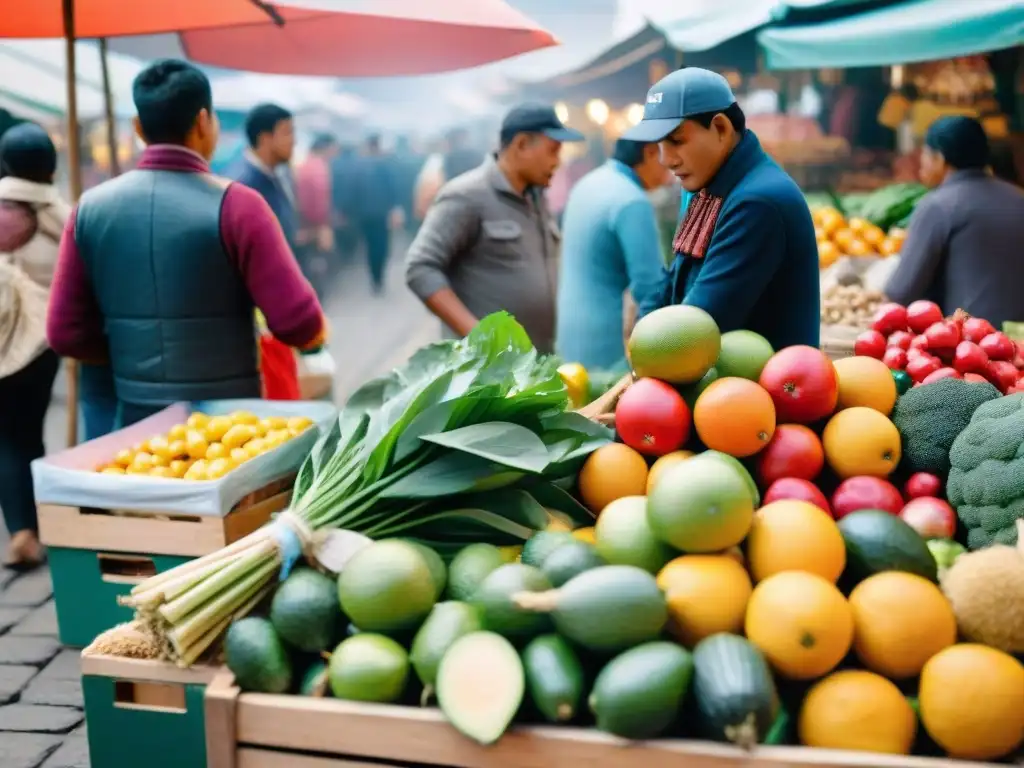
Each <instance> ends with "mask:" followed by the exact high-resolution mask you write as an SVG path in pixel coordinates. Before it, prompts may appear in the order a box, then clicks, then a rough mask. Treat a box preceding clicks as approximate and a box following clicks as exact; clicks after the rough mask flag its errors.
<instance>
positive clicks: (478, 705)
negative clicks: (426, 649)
mask: <svg viewBox="0 0 1024 768" xmlns="http://www.w3.org/2000/svg"><path fill="white" fill-rule="evenodd" d="M525 690H526V682H525V674H524V672H523V663H522V661H521V660H520V659H519V654H518V653H516V649H515V648H514V647H512V644H511V643H510V642H509V641H508V640H506V639H505V638H503V637H502V636H501V635H497V634H495V633H494V632H473V633H471V634H468V635H464V636H463V637H460V638H459V639H458V640H456V641H455V642H454V643H453V644H452V647H451V648H449V649H448V652H447V653H445V655H444V658H443V659H441V666H440V667H438V670H437V703H438V706H439V707H440V708H441V712H443V713H444V716H445V717H446V718H447V720H448V722H450V723H451V724H452V725H453V726H455V728H456V729H458V730H459V731H460V732H461V733H462V734H463V735H465V736H468V737H469V738H471V739H473V740H474V741H476V742H477V743H479V744H484V745H487V744H493V743H494V742H496V741H497V740H498V739H500V738H501V736H502V735H503V734H504V733H505V731H506V730H508V727H509V726H510V725H511V724H512V719H513V718H514V717H515V716H516V713H517V712H518V711H519V707H520V706H522V703H523V695H524V693H525Z"/></svg>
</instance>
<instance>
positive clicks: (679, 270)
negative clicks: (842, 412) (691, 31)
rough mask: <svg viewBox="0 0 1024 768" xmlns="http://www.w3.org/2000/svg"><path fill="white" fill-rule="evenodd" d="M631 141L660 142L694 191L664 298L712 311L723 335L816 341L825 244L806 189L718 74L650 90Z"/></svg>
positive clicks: (675, 79) (783, 342) (680, 73)
mask: <svg viewBox="0 0 1024 768" xmlns="http://www.w3.org/2000/svg"><path fill="white" fill-rule="evenodd" d="M625 138H629V139H633V140H634V141H656V142H659V144H660V148H661V159H662V162H663V163H664V164H665V165H666V166H667V167H668V168H669V169H670V170H671V171H672V172H673V173H674V174H675V175H676V176H677V177H678V178H679V180H680V182H681V183H682V185H683V189H684V190H686V191H687V192H692V193H694V196H693V199H692V200H691V202H690V204H689V206H688V207H687V209H686V213H685V215H684V216H683V217H682V221H681V222H680V224H679V228H678V229H677V230H676V236H675V240H674V242H673V249H674V250H675V254H676V256H675V260H674V261H673V263H672V266H671V269H670V271H669V275H668V281H667V285H666V290H665V295H664V297H663V301H662V304H663V305H667V304H689V305H691V306H696V307H700V308H701V309H703V310H705V311H706V312H708V313H709V314H710V315H711V316H712V317H713V318H714V319H715V321H716V322H717V323H718V326H719V327H720V328H721V330H722V331H723V332H725V331H732V330H737V329H740V328H745V329H748V330H751V331H755V332H757V333H759V334H761V335H762V336H764V337H765V338H766V339H768V341H769V342H770V343H771V345H772V346H773V347H774V348H775V349H781V348H782V347H786V346H791V345H794V344H808V345H811V346H818V342H819V335H820V306H819V304H820V296H819V280H818V249H817V244H816V241H815V237H814V225H813V223H812V222H811V214H810V211H809V210H808V208H807V203H806V202H805V201H804V197H803V194H802V193H801V191H800V188H799V187H798V186H797V185H796V182H794V181H793V179H791V178H790V177H789V176H788V175H787V174H786V172H785V171H783V170H782V169H781V168H780V167H779V166H778V165H776V163H775V162H774V161H773V160H772V159H771V158H769V157H768V155H767V154H766V153H765V151H764V150H763V149H762V148H761V144H760V142H758V140H757V137H756V136H755V135H754V134H753V133H752V132H751V131H749V130H747V128H746V119H745V117H744V115H743V111H742V110H741V109H740V107H739V105H738V104H737V103H736V98H735V96H733V93H732V89H731V88H730V87H729V84H728V83H727V82H726V80H725V78H724V77H722V76H721V75H719V74H717V73H715V72H711V71H709V70H706V69H698V68H695V67H688V68H686V69H681V70H677V71H676V72H673V73H671V74H670V75H668V76H666V77H664V78H662V79H661V80H659V81H658V82H657V83H655V84H654V86H653V87H652V88H651V89H650V91H648V94H647V103H646V104H645V105H644V118H643V120H642V121H641V122H640V123H639V124H638V125H636V126H635V127H633V128H632V129H630V130H629V131H627V133H626V134H625Z"/></svg>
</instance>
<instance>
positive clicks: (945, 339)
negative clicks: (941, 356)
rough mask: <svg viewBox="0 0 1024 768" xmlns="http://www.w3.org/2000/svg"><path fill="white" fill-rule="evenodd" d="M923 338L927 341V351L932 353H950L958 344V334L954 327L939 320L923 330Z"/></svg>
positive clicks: (947, 322) (946, 321)
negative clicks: (946, 351) (942, 351)
mask: <svg viewBox="0 0 1024 768" xmlns="http://www.w3.org/2000/svg"><path fill="white" fill-rule="evenodd" d="M924 337H925V338H926V339H928V349H930V350H932V351H937V350H950V351H952V350H954V349H956V345H957V344H959V343H960V332H959V331H958V330H957V328H956V325H955V324H953V323H951V322H949V321H948V320H940V321H939V322H937V323H932V324H931V325H929V326H928V327H927V328H926V329H925V332H924Z"/></svg>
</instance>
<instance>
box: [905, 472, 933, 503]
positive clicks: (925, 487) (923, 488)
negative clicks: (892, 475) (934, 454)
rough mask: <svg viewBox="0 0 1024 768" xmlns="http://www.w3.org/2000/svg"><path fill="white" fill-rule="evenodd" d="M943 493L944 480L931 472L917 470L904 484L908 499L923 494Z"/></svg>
mask: <svg viewBox="0 0 1024 768" xmlns="http://www.w3.org/2000/svg"><path fill="white" fill-rule="evenodd" d="M940 493H942V480H941V479H939V476H938V475H933V474H932V473H931V472H915V473H914V474H912V475H911V476H910V477H909V478H907V482H906V483H904V485H903V495H904V496H906V497H907V499H917V498H920V497H921V496H938V495H939V494H940Z"/></svg>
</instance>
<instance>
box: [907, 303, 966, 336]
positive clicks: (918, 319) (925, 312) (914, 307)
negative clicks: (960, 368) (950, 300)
mask: <svg viewBox="0 0 1024 768" xmlns="http://www.w3.org/2000/svg"><path fill="white" fill-rule="evenodd" d="M941 320H942V309H940V308H939V305H938V304H936V303H935V302H934V301H915V302H913V303H912V304H911V305H910V306H909V307H907V326H908V327H909V328H910V330H912V331H913V332H914V333H924V331H925V329H926V328H927V327H928V326H930V325H933V324H934V323H938V322H941ZM954 346H955V345H954Z"/></svg>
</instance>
